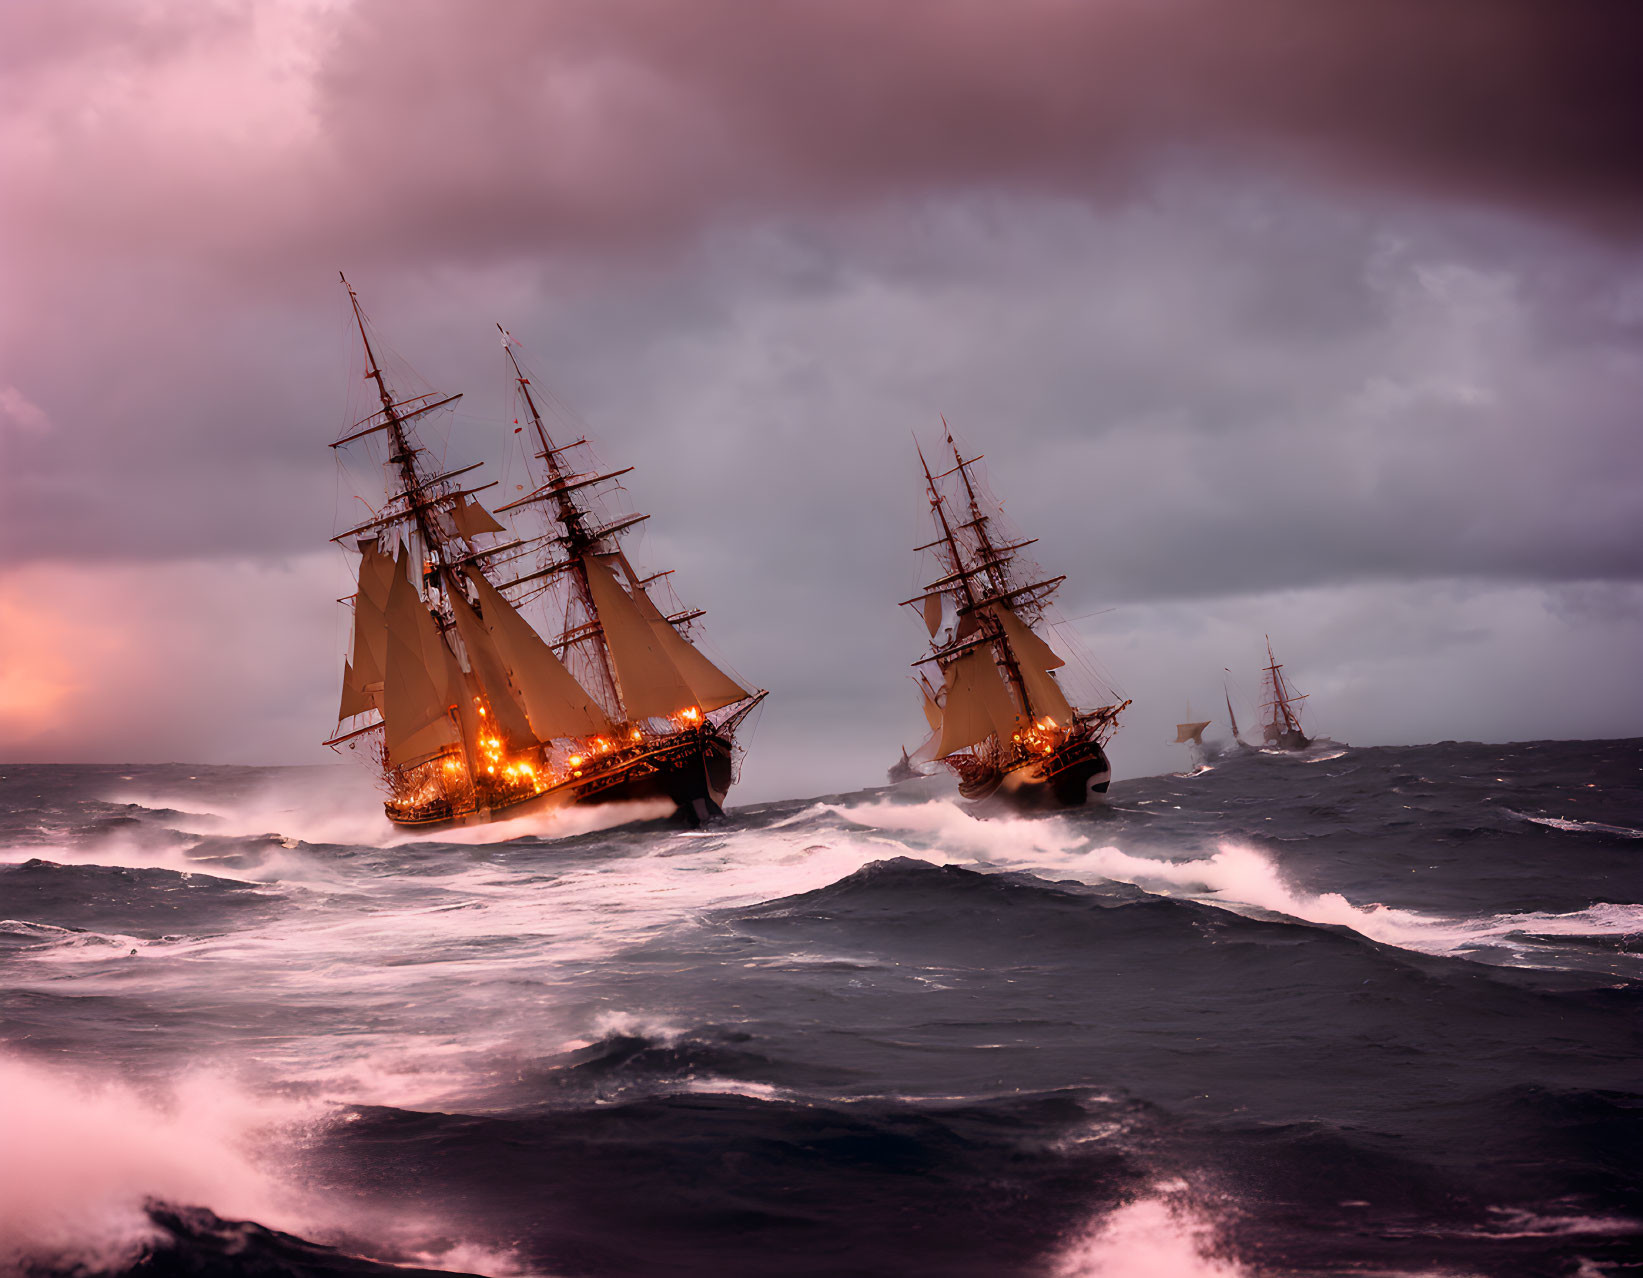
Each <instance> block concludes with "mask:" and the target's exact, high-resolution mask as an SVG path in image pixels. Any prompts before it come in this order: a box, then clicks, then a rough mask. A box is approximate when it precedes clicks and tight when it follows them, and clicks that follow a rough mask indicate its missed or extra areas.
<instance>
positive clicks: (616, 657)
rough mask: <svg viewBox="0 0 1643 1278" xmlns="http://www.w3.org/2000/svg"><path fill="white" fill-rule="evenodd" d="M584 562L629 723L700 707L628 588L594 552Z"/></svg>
mask: <svg viewBox="0 0 1643 1278" xmlns="http://www.w3.org/2000/svg"><path fill="white" fill-rule="evenodd" d="M582 563H583V566H584V567H585V568H586V569H587V574H588V588H589V590H591V591H592V592H593V605H594V607H595V608H597V609H598V611H599V624H600V626H601V627H602V628H603V629H604V632H605V642H606V644H607V645H608V646H609V648H610V657H611V662H612V664H613V665H615V667H616V679H617V682H618V683H620V684H621V685H622V705H623V708H624V709H625V710H626V712H627V716H628V718H630V719H647V718H650V717H652V716H655V717H657V718H667V717H668V716H670V715H676V714H678V713H679V712H680V711H681V710H685V709H688V708H689V707H691V706H697V705H699V704H700V703H699V702H698V701H697V699H696V693H695V692H694V690H692V688H691V687H690V685H689V683H687V682H686V680H685V677H684V676H683V675H682V674H680V673H679V668H678V667H677V666H675V665H674V664H673V662H672V661H671V660H670V659H669V657H668V654H667V651H666V648H665V647H664V643H665V640H664V639H663V637H662V635H661V634H660V633H658V631H657V630H656V628H655V627H654V626H652V625H651V624H650V621H649V619H647V618H646V616H645V614H644V613H642V612H640V611H639V606H638V605H637V604H636V603H634V602H633V597H632V596H631V595H629V594H628V592H627V591H625V590H623V589H622V585H621V583H620V582H618V581H617V580H616V575H615V574H614V573H613V572H611V570H610V566H609V565H608V564H607V563H606V562H605V560H604V559H603V558H602V557H600V556H599V555H595V554H591V553H590V554H586V555H583V556H582ZM670 629H671V627H670Z"/></svg>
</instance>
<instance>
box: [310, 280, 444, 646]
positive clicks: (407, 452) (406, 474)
mask: <svg viewBox="0 0 1643 1278" xmlns="http://www.w3.org/2000/svg"><path fill="white" fill-rule="evenodd" d="M337 278H339V279H340V280H342V286H343V287H344V288H345V289H347V290H348V302H349V305H351V306H352V307H353V309H354V323H355V325H356V326H357V327H358V328H359V340H360V341H361V342H362V343H363V344H364V346H365V363H366V370H365V375H366V376H367V377H369V378H370V379H371V380H372V381H374V382H375V383H376V384H377V395H378V396H379V397H380V399H381V400H382V415H383V417H384V418H385V422H384V426H385V428H386V429H387V431H388V437H389V439H390V440H391V441H392V444H393V451H392V452H391V453H390V454H389V457H388V460H389V461H390V462H391V463H393V464H394V465H395V466H396V467H397V468H398V470H399V478H400V483H401V484H402V485H403V489H404V493H405V496H406V499H407V501H408V502H409V505H410V513H411V517H412V519H414V520H415V521H416V528H417V532H418V533H419V534H420V535H421V537H422V544H423V547H424V548H425V549H426V551H427V553H428V557H429V558H430V559H431V560H432V561H433V564H434V566H435V567H436V568H443V567H444V564H443V559H444V554H443V545H444V538H443V537H442V536H441V535H439V534H438V533H437V531H436V529H435V527H434V524H433V521H432V520H431V519H429V518H428V504H427V502H426V501H425V500H424V498H423V491H422V478H421V476H420V475H418V474H417V470H416V454H417V452H418V451H419V450H418V449H416V448H413V447H412V446H411V443H410V441H409V439H407V438H406V435H405V418H404V417H403V416H401V413H400V405H399V404H397V403H395V402H394V396H393V392H391V391H390V390H389V389H388V379H387V378H386V377H385V376H384V375H383V372H382V367H381V365H380V364H379V363H378V362H377V354H376V350H375V349H374V348H373V347H372V346H371V335H370V333H369V332H368V331H367V330H366V327H365V312H364V311H363V310H361V309H360V305H359V295H358V294H357V293H355V292H354V286H353V285H352V284H350V283H349V282H348V277H347V276H345V275H342V274H341V273H340V272H339V273H338V277H337ZM453 398H454V396H453ZM446 402H448V401H446ZM429 407H435V405H425V406H424V408H423V410H424V411H425V410H426V408H429ZM417 575H418V577H419V578H425V574H423V573H422V571H421V570H420V568H419V569H418V574H417ZM434 580H435V581H436V582H439V583H440V584H441V587H442V588H443V583H444V576H443V573H439V572H436V573H435V574H434ZM441 623H442V624H443V619H441Z"/></svg>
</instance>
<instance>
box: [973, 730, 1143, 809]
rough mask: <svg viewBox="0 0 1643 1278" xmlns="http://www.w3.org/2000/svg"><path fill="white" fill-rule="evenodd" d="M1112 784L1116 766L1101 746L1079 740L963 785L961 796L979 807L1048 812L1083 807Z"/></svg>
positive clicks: (1097, 743)
mask: <svg viewBox="0 0 1643 1278" xmlns="http://www.w3.org/2000/svg"><path fill="white" fill-rule="evenodd" d="M1111 783H1112V765H1111V764H1110V763H1108V762H1107V754H1106V751H1105V750H1103V749H1102V748H1101V745H1100V743H1099V742H1096V741H1078V742H1074V743H1073V744H1071V745H1067V746H1063V747H1062V748H1061V749H1059V750H1056V751H1054V752H1053V753H1051V754H1048V755H1045V756H1044V757H1043V758H1042V759H1027V760H1024V761H1023V762H1022V763H1020V764H1018V765H1016V766H1015V767H1013V768H1008V769H1006V770H1005V771H1003V772H995V773H993V774H991V775H990V776H987V777H983V778H980V779H979V780H978V781H977V782H975V783H973V784H972V783H969V782H960V783H959V794H960V795H962V796H963V797H964V798H966V799H969V800H970V801H971V802H973V803H975V804H977V805H980V804H986V805H987V806H989V807H991V806H994V805H997V806H1001V807H1009V808H1012V809H1014V810H1016V811H1018V812H1047V811H1054V810H1055V809H1057V808H1076V807H1082V806H1083V805H1084V804H1085V803H1086V802H1087V801H1088V799H1089V797H1090V795H1092V794H1105V793H1106V792H1107V786H1108V785H1110V784H1111Z"/></svg>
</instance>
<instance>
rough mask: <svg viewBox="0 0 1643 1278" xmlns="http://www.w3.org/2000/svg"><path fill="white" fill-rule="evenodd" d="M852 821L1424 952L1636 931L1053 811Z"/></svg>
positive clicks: (889, 815) (923, 811)
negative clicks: (1470, 911) (1323, 884)
mask: <svg viewBox="0 0 1643 1278" xmlns="http://www.w3.org/2000/svg"><path fill="white" fill-rule="evenodd" d="M831 810H832V811H835V812H836V813H837V814H838V815H839V816H840V817H841V818H842V819H844V820H846V821H849V822H852V823H854V824H857V825H861V826H867V827H877V828H880V829H893V830H896V831H899V832H901V833H902V834H904V835H905V836H907V837H908V838H909V842H910V843H911V842H912V841H913V840H922V841H926V842H930V843H933V844H935V845H936V846H935V847H932V848H925V849H924V850H922V851H920V852H918V853H917V855H922V856H925V857H927V858H933V857H939V856H943V855H944V856H945V857H946V858H948V859H952V860H958V861H960V862H962V861H964V860H966V859H973V861H974V863H976V864H980V865H985V866H987V867H990V868H998V869H1012V870H1021V871H1027V872H1032V873H1037V874H1041V875H1044V876H1046V877H1049V878H1052V879H1054V878H1074V879H1078V880H1080V881H1084V882H1091V883H1097V882H1100V881H1102V880H1107V881H1113V882H1120V883H1128V884H1131V885H1133V886H1136V887H1139V888H1141V889H1143V890H1145V891H1149V892H1156V893H1159V894H1163V895H1175V896H1183V897H1187V898H1190V899H1195V900H1204V901H1208V902H1210V903H1213V904H1216V905H1223V906H1226V907H1229V908H1234V909H1238V908H1244V909H1249V908H1253V909H1256V910H1262V911H1266V912H1269V913H1273V914H1281V915H1286V916H1288V917H1290V918H1297V919H1303V920H1305V921H1307V922H1309V923H1320V924H1326V925H1332V926H1337V927H1345V928H1350V929H1352V930H1353V931H1355V932H1357V933H1359V934H1360V935H1362V936H1365V937H1368V938H1369V939H1371V940H1374V941H1379V942H1381V943H1383V944H1386V945H1394V946H1398V947H1401V948H1405V949H1411V950H1416V951H1418V952H1421V953H1427V954H1443V955H1453V954H1464V953H1466V952H1468V951H1475V950H1479V949H1482V948H1486V947H1487V948H1495V949H1505V950H1508V951H1512V952H1514V953H1517V954H1519V955H1520V956H1521V955H1527V954H1529V953H1531V952H1532V941H1531V938H1533V937H1552V936H1567V937H1594V938H1595V937H1605V936H1613V937H1623V936H1629V935H1634V934H1636V933H1638V932H1643V905H1632V904H1614V903H1610V902H1599V903H1597V904H1595V905H1592V906H1589V907H1587V908H1585V909H1581V910H1574V911H1570V912H1567V913H1549V912H1533V913H1508V914H1495V915H1484V916H1474V917H1470V918H1461V917H1455V916H1450V915H1444V914H1437V913H1427V912H1424V911H1419V910H1410V909H1400V908H1395V907H1392V906H1388V905H1383V904H1379V903H1369V904H1362V905H1360V904H1356V903H1354V902H1352V901H1350V900H1348V899H1347V897H1346V896H1345V895H1344V894H1342V893H1340V892H1321V893H1310V892H1306V891H1303V890H1301V889H1298V888H1296V887H1294V886H1292V885H1291V884H1290V883H1289V882H1288V881H1287V880H1286V878H1285V876H1284V874H1283V872H1282V871H1281V870H1280V869H1279V867H1278V865H1277V863H1276V862H1275V861H1274V860H1273V859H1272V858H1271V857H1270V856H1269V855H1268V854H1267V853H1265V852H1263V851H1261V850H1260V849H1258V848H1254V847H1251V846H1249V845H1247V844H1244V843H1240V842H1237V841H1236V840H1221V841H1219V842H1218V844H1217V850H1216V851H1214V852H1213V853H1210V854H1209V855H1207V856H1199V857H1189V858H1184V859H1178V860H1172V859H1165V858H1162V857H1153V856H1139V855H1136V854H1134V853H1130V852H1125V851H1123V850H1122V849H1120V848H1117V847H1112V846H1103V845H1099V844H1097V843H1095V841H1094V840H1092V839H1090V838H1089V837H1088V836H1087V835H1085V834H1083V833H1081V832H1080V831H1079V830H1078V828H1077V827H1076V826H1075V825H1074V824H1073V823H1071V822H1069V821H1066V820H1065V819H1061V818H1047V819H1046V818H1040V819H1036V820H1028V819H1009V818H1004V819H994V820H987V819H983V818H979V817H976V816H973V815H971V814H970V813H969V812H966V811H964V810H962V809H960V808H959V807H958V806H957V805H956V804H953V803H951V802H932V803H926V804H921V805H918V806H910V805H898V804H887V803H879V804H866V805H861V806H857V807H841V808H835V809H831Z"/></svg>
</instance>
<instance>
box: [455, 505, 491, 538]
mask: <svg viewBox="0 0 1643 1278" xmlns="http://www.w3.org/2000/svg"><path fill="white" fill-rule="evenodd" d="M451 523H452V524H453V525H454V526H455V527H456V530H457V532H459V533H461V534H462V535H463V536H464V537H478V536H480V535H481V534H482V533H495V532H501V531H502V525H501V524H499V523H497V522H496V519H495V517H494V516H492V514H491V512H490V511H488V510H486V509H485V508H484V507H483V506H481V505H480V504H479V503H478V502H477V501H474V500H472V499H471V498H468V497H464V498H462V499H461V500H460V501H459V502H457V504H456V507H455V509H453V510H452V511H451Z"/></svg>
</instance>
